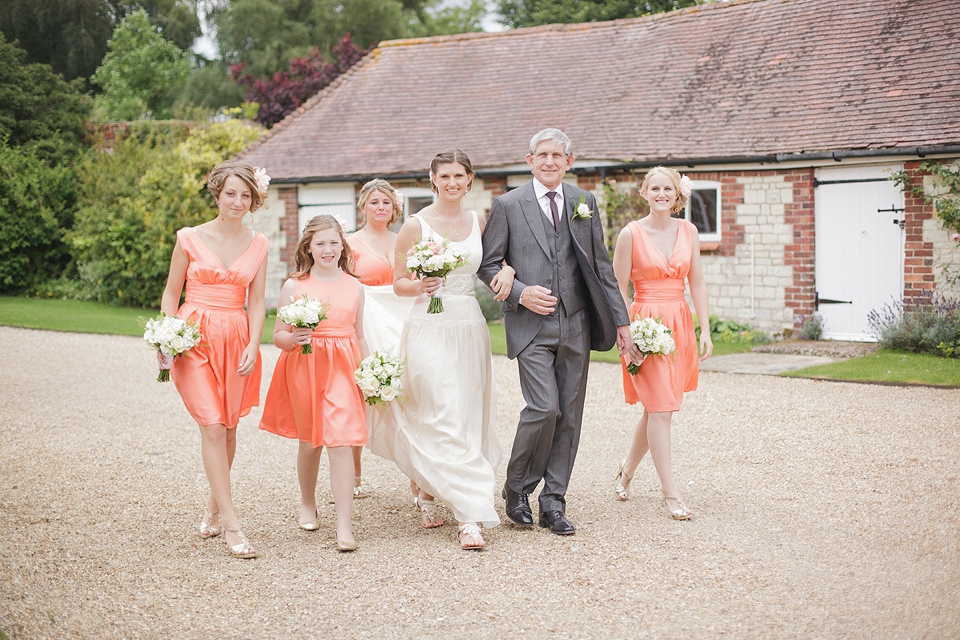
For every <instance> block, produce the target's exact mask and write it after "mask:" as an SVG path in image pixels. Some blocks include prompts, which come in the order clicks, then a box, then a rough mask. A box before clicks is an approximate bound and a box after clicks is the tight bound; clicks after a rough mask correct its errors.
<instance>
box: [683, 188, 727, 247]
mask: <svg viewBox="0 0 960 640" xmlns="http://www.w3.org/2000/svg"><path fill="white" fill-rule="evenodd" d="M697 189H700V190H702V191H707V190H708V189H712V190H714V191H716V192H717V202H716V205H717V210H716V221H717V230H716V232H714V233H703V232H701V233H700V242H720V236H721V235H722V231H723V224H722V221H721V219H720V211H721V209H722V208H723V207H722V206H721V203H722V200H721V198H722V196H723V192H722V190H721V188H720V183H719V182H717V181H715V180H694V181H693V190H694V191H696V190H697ZM691 205H692V202H691V200H688V201H687V206H686V208H685V209H684V211H683V217H684V219H685V220H688V221H689V222H693V220H691V217H692V216H691V211H690V209H691Z"/></svg>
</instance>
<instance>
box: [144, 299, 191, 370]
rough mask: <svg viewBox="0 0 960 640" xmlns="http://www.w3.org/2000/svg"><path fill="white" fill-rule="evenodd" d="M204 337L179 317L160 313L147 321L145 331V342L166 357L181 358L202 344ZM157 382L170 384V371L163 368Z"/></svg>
mask: <svg viewBox="0 0 960 640" xmlns="http://www.w3.org/2000/svg"><path fill="white" fill-rule="evenodd" d="M202 339H203V336H201V335H200V329H199V328H198V327H197V326H196V325H194V324H190V323H189V322H187V321H186V320H183V319H181V318H178V317H177V316H168V315H167V314H165V313H162V312H161V313H160V315H159V316H157V317H156V318H151V319H149V320H147V323H146V325H145V326H144V331H143V340H144V342H146V343H147V344H148V345H150V346H151V347H153V348H154V349H156V350H157V351H159V352H161V353H163V355H165V356H173V357H174V358H179V357H180V356H182V355H183V354H185V353H186V352H187V351H189V350H190V349H193V348H194V347H195V346H197V345H198V344H200V340H202ZM157 382H170V369H169V368H161V369H160V373H159V374H158V375H157Z"/></svg>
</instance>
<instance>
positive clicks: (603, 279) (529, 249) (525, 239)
mask: <svg viewBox="0 0 960 640" xmlns="http://www.w3.org/2000/svg"><path fill="white" fill-rule="evenodd" d="M562 188H563V203H564V211H563V215H565V216H566V217H567V220H568V221H569V224H570V233H571V236H572V240H573V245H574V250H575V252H576V255H577V263H578V264H579V266H580V272H581V274H582V275H583V283H584V285H585V286H586V290H587V291H588V292H589V295H590V300H588V301H585V302H586V303H587V304H586V309H587V313H588V314H589V318H590V348H591V349H595V350H597V351H606V350H608V349H610V348H611V347H613V345H614V344H615V343H616V339H617V327H618V326H621V325H625V324H629V322H630V321H629V316H628V315H627V308H626V306H624V304H623V298H622V297H621V296H620V290H619V289H618V288H617V281H616V279H615V278H614V276H613V266H612V265H611V263H610V254H609V253H608V252H607V247H606V245H605V244H604V241H603V226H602V225H601V224H600V213H599V211H598V210H597V202H596V199H595V198H594V197H593V194H591V193H590V192H588V191H583V190H581V189H578V188H577V187H574V186H571V185H568V184H564V185H563V187H562ZM581 195H583V196H585V198H586V203H587V205H588V206H589V207H590V210H591V211H593V217H592V218H589V219H586V220H585V219H581V218H574V217H573V210H574V207H575V205H577V204H579V202H580V196H581ZM543 215H544V214H543V210H542V209H541V208H540V205H539V203H537V196H536V193H535V192H534V189H533V181H532V180H531V181H530V182H528V183H527V184H525V185H524V186H522V187H519V188H517V189H514V190H513V191H510V192H508V193H506V194H504V195H502V196H500V197H499V198H497V199H496V200H494V201H493V207H492V208H491V210H490V219H489V220H488V221H487V226H486V229H485V230H484V232H483V261H482V262H481V264H480V269H479V271H478V275H479V276H480V279H481V280H483V281H484V282H485V283H487V285H489V284H490V281H491V280H493V277H494V276H495V275H497V273H498V272H499V271H500V265H501V263H502V262H503V261H504V260H506V262H507V264H509V265H510V266H511V267H513V268H514V269H516V271H517V276H516V280H515V281H514V284H513V290H512V291H511V292H510V296H509V297H508V298H507V300H506V301H504V303H503V321H504V325H505V328H506V334H507V356H508V357H510V358H515V357H516V356H517V354H518V353H520V352H521V351H523V349H524V348H526V346H527V345H528V344H530V342H531V341H532V340H533V338H534V337H535V336H536V335H537V333H538V332H539V331H540V327H541V325H542V324H543V320H544V316H541V315H539V314H536V313H533V312H532V311H530V310H529V309H527V308H526V307H523V306H522V305H520V294H521V293H523V290H524V289H525V288H526V287H527V286H529V285H541V286H546V285H545V283H546V282H547V281H548V280H549V279H550V277H551V276H552V275H553V263H552V262H551V258H550V249H549V246H548V245H547V233H546V231H545V229H544V226H543V220H542V218H543ZM547 288H548V289H550V288H551V287H549V286H547Z"/></svg>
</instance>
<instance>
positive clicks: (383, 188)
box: [357, 178, 403, 227]
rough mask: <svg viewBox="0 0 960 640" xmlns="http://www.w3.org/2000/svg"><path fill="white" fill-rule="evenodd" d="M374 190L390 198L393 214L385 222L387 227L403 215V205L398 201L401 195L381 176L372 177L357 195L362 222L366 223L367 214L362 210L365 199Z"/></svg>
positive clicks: (364, 205)
mask: <svg viewBox="0 0 960 640" xmlns="http://www.w3.org/2000/svg"><path fill="white" fill-rule="evenodd" d="M375 191H379V192H380V193H382V194H384V195H385V196H387V197H388V198H390V202H392V203H393V215H391V216H390V221H389V222H387V227H392V226H393V224H394V223H395V222H396V221H397V220H399V219H400V216H402V215H403V205H402V204H401V203H400V199H401V198H402V197H403V196H401V195H400V194H399V193H398V192H397V190H396V189H394V188H393V185H392V184H390V183H389V182H387V181H386V180H383V179H381V178H374V179H373V180H371V181H370V182H368V183H367V184H365V185H363V187H362V188H361V189H360V195H359V197H357V210H358V211H359V212H360V215H361V216H363V223H364V224H366V223H367V214H366V211H364V209H365V208H366V206H367V200H369V199H370V196H371V195H373V193H374V192H375Z"/></svg>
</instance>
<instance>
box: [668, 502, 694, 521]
mask: <svg viewBox="0 0 960 640" xmlns="http://www.w3.org/2000/svg"><path fill="white" fill-rule="evenodd" d="M671 502H673V503H674V504H676V509H671V508H670V503H671ZM663 506H664V507H666V508H667V513H669V514H670V517H671V518H673V519H674V520H689V519H690V518H692V517H693V511H690V509H687V507H686V506H684V504H683V502H681V501H680V496H677V497H676V498H671V497H669V496H663Z"/></svg>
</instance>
